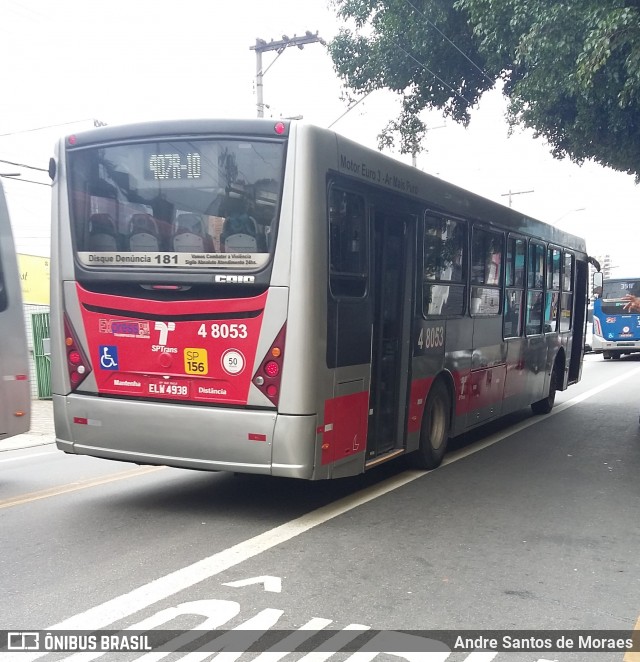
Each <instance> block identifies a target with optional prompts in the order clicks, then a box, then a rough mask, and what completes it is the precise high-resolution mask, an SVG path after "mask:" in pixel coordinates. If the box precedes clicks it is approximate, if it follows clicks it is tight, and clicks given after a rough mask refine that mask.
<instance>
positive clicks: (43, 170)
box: [0, 159, 49, 172]
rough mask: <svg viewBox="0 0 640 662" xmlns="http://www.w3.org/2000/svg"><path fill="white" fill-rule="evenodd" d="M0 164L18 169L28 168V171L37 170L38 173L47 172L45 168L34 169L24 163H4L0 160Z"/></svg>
mask: <svg viewBox="0 0 640 662" xmlns="http://www.w3.org/2000/svg"><path fill="white" fill-rule="evenodd" d="M0 163H8V164H9V165H12V166H18V168H28V169H29V170H39V171H40V172H49V171H48V170H47V168H36V166H30V165H25V164H24V163H15V162H14V161H5V160H4V159H0Z"/></svg>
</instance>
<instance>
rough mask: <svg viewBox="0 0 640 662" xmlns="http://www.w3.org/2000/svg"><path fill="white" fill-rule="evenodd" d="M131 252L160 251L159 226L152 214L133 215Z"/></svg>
mask: <svg viewBox="0 0 640 662" xmlns="http://www.w3.org/2000/svg"><path fill="white" fill-rule="evenodd" d="M129 250H130V251H131V252H132V253H137V252H145V251H159V250H160V233H159V232H158V224H157V223H156V221H155V219H154V218H153V216H151V214H133V216H132V217H131V220H130V221H129Z"/></svg>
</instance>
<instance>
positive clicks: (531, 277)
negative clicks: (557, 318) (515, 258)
mask: <svg viewBox="0 0 640 662" xmlns="http://www.w3.org/2000/svg"><path fill="white" fill-rule="evenodd" d="M544 257H545V249H544V246H543V245H542V244H537V243H534V242H532V241H531V242H529V268H528V274H527V287H528V291H527V311H526V312H527V317H526V324H525V329H526V333H527V335H528V336H532V335H537V334H540V333H542V312H543V311H542V304H543V293H544V291H543V287H544Z"/></svg>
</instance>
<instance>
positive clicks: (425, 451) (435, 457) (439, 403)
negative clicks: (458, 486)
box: [412, 381, 451, 469]
mask: <svg viewBox="0 0 640 662" xmlns="http://www.w3.org/2000/svg"><path fill="white" fill-rule="evenodd" d="M450 422H451V398H450V397H449V391H448V389H447V387H446V386H445V385H444V383H443V382H442V381H437V382H436V383H435V384H434V385H433V386H432V387H431V390H430V391H429V396H428V397H427V402H426V404H425V406H424V413H423V414H422V426H421V428H420V446H419V447H418V450H417V451H414V452H413V453H412V464H413V466H414V467H416V468H418V469H435V468H436V467H437V466H439V465H440V463H441V462H442V459H443V458H444V454H445V453H446V452H447V442H448V441H449V428H450Z"/></svg>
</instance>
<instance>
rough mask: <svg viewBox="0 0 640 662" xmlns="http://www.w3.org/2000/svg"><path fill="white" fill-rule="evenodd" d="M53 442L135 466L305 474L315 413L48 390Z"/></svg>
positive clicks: (308, 475) (67, 449)
mask: <svg viewBox="0 0 640 662" xmlns="http://www.w3.org/2000/svg"><path fill="white" fill-rule="evenodd" d="M53 413H54V422H55V430H56V445H57V447H58V448H59V449H60V450H62V451H65V452H66V453H75V454H78V455H91V456H93V457H101V458H105V459H110V460H121V461H124V462H134V463H136V464H151V465H166V466H172V467H181V468H185V469H201V470H206V471H232V472H238V473H254V474H267V475H273V476H282V477H289V478H307V479H308V478H312V477H313V469H314V455H315V452H314V449H315V437H316V433H315V428H316V416H315V415H307V416H290V415H283V414H278V413H277V412H275V411H258V410H246V409H223V408H215V407H201V406H194V405H188V404H184V405H176V404H174V403H169V404H167V403H160V402H141V401H134V400H122V399H117V398H100V397H95V396H83V395H78V394H71V395H67V396H62V395H54V396H53Z"/></svg>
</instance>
